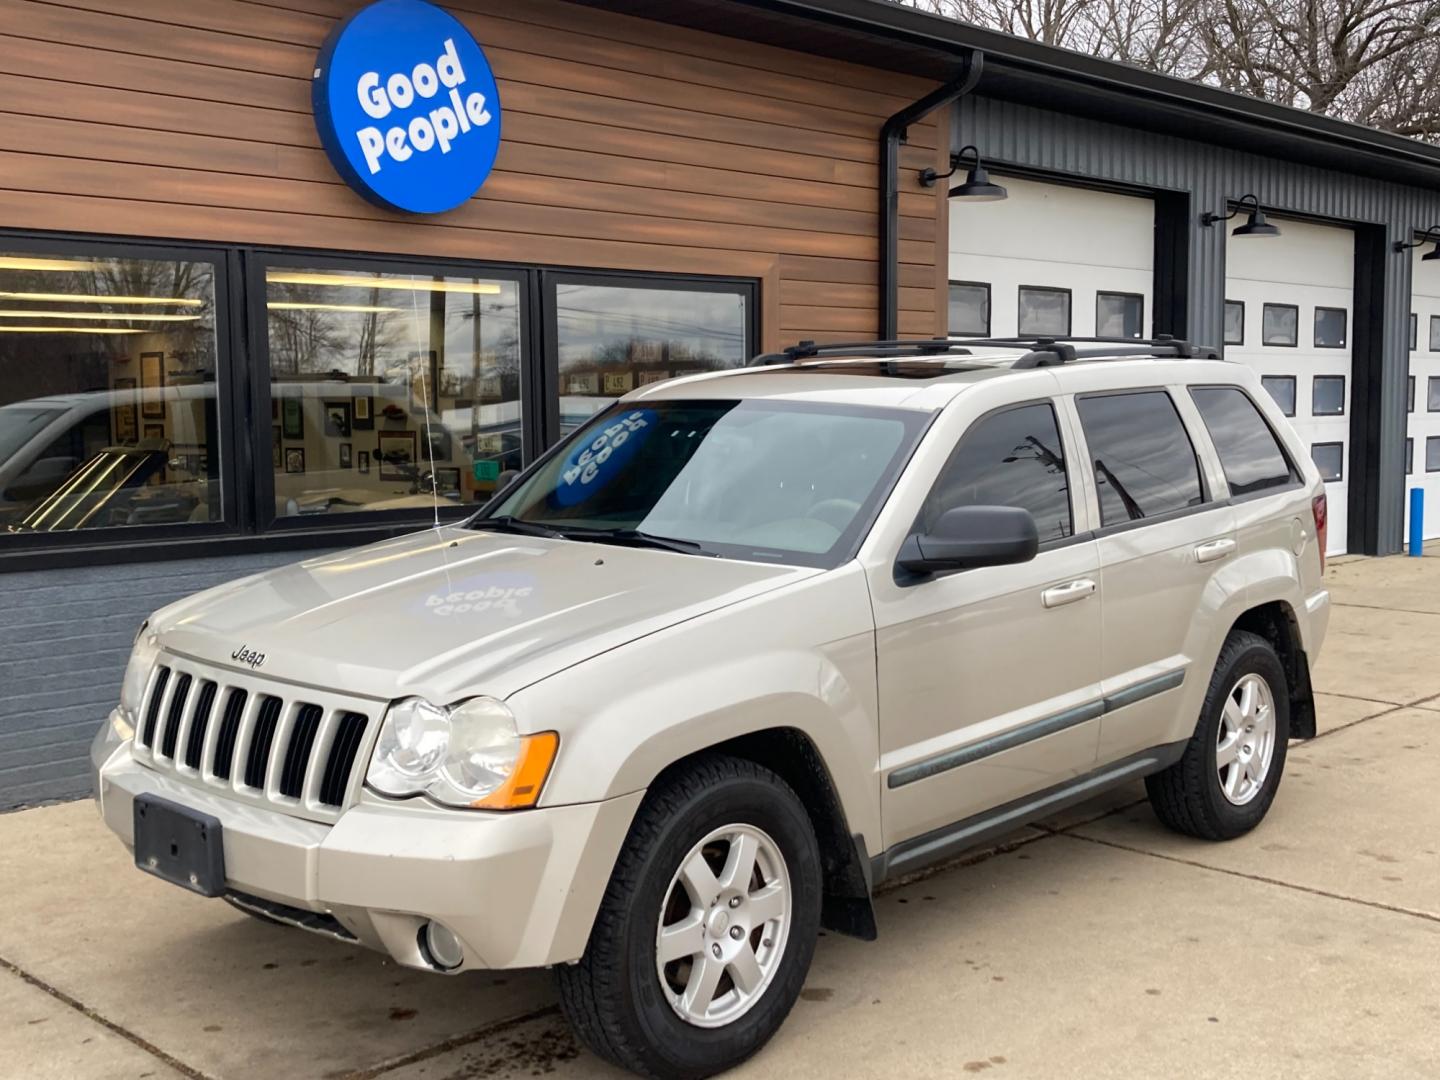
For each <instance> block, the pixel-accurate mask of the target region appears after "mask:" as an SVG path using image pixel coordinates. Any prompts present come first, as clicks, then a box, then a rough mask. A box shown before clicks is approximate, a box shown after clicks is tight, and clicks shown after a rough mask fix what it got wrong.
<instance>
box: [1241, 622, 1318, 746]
mask: <svg viewBox="0 0 1440 1080" xmlns="http://www.w3.org/2000/svg"><path fill="white" fill-rule="evenodd" d="M1232 629H1235V630H1248V631H1249V632H1250V633H1252V634H1259V635H1260V636H1261V637H1263V638H1265V639H1266V640H1267V641H1269V642H1270V644H1271V645H1273V646H1274V647H1275V652H1276V653H1277V654H1278V655H1279V657H1280V663H1281V664H1282V665H1283V666H1284V668H1285V678H1286V681H1287V682H1288V683H1289V685H1290V734H1291V735H1292V736H1293V737H1295V738H1297V739H1313V738H1314V737H1315V694H1314V691H1313V690H1312V689H1311V685H1310V661H1309V658H1308V657H1307V656H1306V655H1305V650H1304V649H1303V648H1301V646H1300V624H1299V623H1298V622H1297V621H1296V619H1295V612H1294V610H1293V609H1292V608H1291V607H1290V605H1289V604H1287V603H1285V602H1284V601H1283V600H1272V601H1271V602H1270V603H1268V604H1261V605H1260V606H1259V607H1253V608H1251V609H1250V610H1249V611H1247V612H1245V613H1244V614H1243V615H1241V616H1240V617H1239V618H1238V619H1236V620H1235V625H1234V627H1233V628H1232Z"/></svg>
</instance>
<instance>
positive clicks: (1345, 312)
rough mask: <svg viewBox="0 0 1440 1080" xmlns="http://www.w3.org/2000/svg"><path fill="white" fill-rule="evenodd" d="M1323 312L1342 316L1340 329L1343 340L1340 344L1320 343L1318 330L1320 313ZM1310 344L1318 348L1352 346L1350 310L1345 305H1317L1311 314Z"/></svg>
mask: <svg viewBox="0 0 1440 1080" xmlns="http://www.w3.org/2000/svg"><path fill="white" fill-rule="evenodd" d="M1322 312H1329V313H1330V314H1332V315H1333V314H1338V315H1339V316H1340V321H1341V323H1342V326H1341V330H1340V338H1341V341H1340V344H1339V345H1321V344H1320V335H1319V332H1318V331H1319V327H1320V315H1321V313H1322ZM1310 344H1311V345H1313V346H1314V347H1315V348H1317V349H1348V348H1349V347H1350V310H1349V309H1348V308H1343V307H1326V306H1324V305H1323V304H1317V305H1316V306H1315V310H1314V312H1312V313H1311V316H1310Z"/></svg>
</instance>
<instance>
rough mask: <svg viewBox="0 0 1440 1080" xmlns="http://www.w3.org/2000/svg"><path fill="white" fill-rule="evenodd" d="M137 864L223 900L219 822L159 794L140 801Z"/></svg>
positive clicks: (136, 843) (137, 813) (223, 874)
mask: <svg viewBox="0 0 1440 1080" xmlns="http://www.w3.org/2000/svg"><path fill="white" fill-rule="evenodd" d="M135 865H136V866H138V867H139V868H140V869H141V870H144V871H145V872H146V873H147V874H154V875H155V876H156V877H158V878H162V879H163V880H165V881H168V882H170V883H171V884H172V885H179V886H180V887H181V888H182V889H189V890H190V891H191V892H194V893H199V894H200V895H201V896H221V895H223V894H224V892H225V848H224V844H223V841H222V840H221V831H220V819H219V818H216V817H212V816H211V815H210V814H202V813H201V812H200V811H198V810H192V809H190V807H188V806H181V805H180V804H179V803H175V802H171V801H170V800H169V799H162V798H160V797H159V796H158V795H138V796H136V798H135Z"/></svg>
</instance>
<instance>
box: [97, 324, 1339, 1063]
mask: <svg viewBox="0 0 1440 1080" xmlns="http://www.w3.org/2000/svg"><path fill="white" fill-rule="evenodd" d="M1325 524H1326V512H1325V495H1324V489H1323V486H1322V484H1321V481H1320V479H1319V477H1318V475H1317V473H1316V470H1315V468H1314V466H1313V465H1312V464H1311V462H1310V461H1309V459H1308V457H1307V455H1306V453H1305V450H1304V448H1303V446H1302V445H1301V444H1300V442H1299V441H1298V440H1297V438H1296V436H1295V434H1294V433H1293V432H1292V431H1291V429H1290V427H1289V426H1288V424H1287V423H1286V421H1285V420H1284V418H1283V417H1282V416H1281V414H1280V412H1279V410H1278V409H1277V408H1276V407H1275V405H1274V404H1273V403H1272V402H1271V401H1270V399H1269V398H1268V396H1267V395H1266V394H1265V393H1264V392H1263V391H1262V390H1261V388H1260V385H1259V381H1258V379H1257V378H1256V376H1255V375H1254V374H1252V373H1251V372H1250V371H1249V370H1248V369H1246V368H1244V367H1241V366H1238V365H1233V364H1228V363H1223V362H1220V361H1217V360H1215V359H1213V354H1208V353H1203V351H1201V350H1196V349H1193V348H1191V347H1190V346H1188V345H1187V344H1185V343H1184V342H1177V341H1170V340H1164V339H1162V340H1157V341H1155V342H1147V343H1126V344H1120V343H1114V342H1094V341H1092V342H1085V343H1077V342H1076V341H1069V342H1053V341H1048V340H1033V341H1029V342H1015V341H996V342H945V341H937V342H906V343H898V342H889V343H886V342H879V343H870V344H866V345H860V346H827V347H815V346H814V345H811V344H808V343H806V344H802V345H801V346H798V347H796V348H794V349H792V350H789V352H787V353H785V354H777V355H774V356H766V357H760V358H757V362H756V363H754V364H752V365H751V366H750V367H748V368H746V369H744V370H738V371H730V372H725V373H721V374H713V375H702V376H695V377H689V378H682V379H676V380H673V381H670V382H666V383H661V384H656V385H652V386H647V387H645V388H643V389H640V390H638V391H636V392H634V393H632V394H630V395H628V396H627V397H626V398H624V399H623V400H622V401H620V402H619V403H617V404H616V405H615V406H614V407H612V408H610V409H609V410H608V411H606V412H604V413H602V414H601V415H599V416H597V417H596V418H595V419H594V420H593V421H591V422H590V423H588V424H586V425H585V426H584V427H583V428H581V429H580V430H579V431H577V432H576V433H575V434H574V435H573V436H571V437H570V438H569V439H567V440H565V441H564V442H562V443H561V444H560V445H558V446H556V447H555V448H554V449H553V450H552V451H550V452H549V453H548V454H547V455H546V456H544V457H543V458H541V459H540V460H539V461H537V462H536V463H535V464H534V465H532V466H531V467H530V468H529V469H528V470H527V471H526V472H525V473H524V474H523V475H522V476H520V477H519V478H518V479H517V480H515V481H514V482H512V483H511V484H510V485H509V486H508V487H507V488H506V489H505V490H504V491H503V492H502V493H501V494H500V495H499V496H498V497H497V498H496V499H495V500H494V501H493V502H492V503H491V504H490V505H488V506H487V507H486V508H485V509H484V510H483V511H481V513H480V514H479V515H478V516H476V517H474V518H472V519H470V520H468V521H466V522H464V523H463V524H459V525H454V526H451V527H444V528H436V529H433V530H427V531H425V532H421V533H417V534H415V535H413V536H409V537H405V538H402V539H398V540H393V541H389V542H386V543H381V544H376V545H373V546H371V547H367V548H363V549H361V550H358V551H350V552H346V553H343V554H339V555H330V556H325V557H321V558H316V559H311V560H309V561H306V562H303V563H300V564H299V565H296V566H292V567H289V568H286V569H281V570H276V571H272V572H270V573H266V574H261V575H259V576H257V577H252V578H249V579H246V580H243V581H237V582H235V583H233V584H231V585H226V586H223V587H221V588H218V589H212V590H210V591H209V592H206V593H202V594H200V595H198V596H195V597H192V598H190V599H188V600H185V601H182V602H180V603H178V604H174V605H172V606H170V607H168V608H165V609H164V610H162V611H159V612H157V613H156V614H155V615H154V616H153V617H152V618H151V619H150V620H149V621H148V623H147V624H146V625H145V626H144V627H142V629H141V631H140V634H139V636H138V638H137V640H136V643H135V649H134V655H133V657H132V659H131V661H130V665H129V670H128V671H127V673H126V676H125V682H124V688H123V691H122V694H121V700H120V704H119V706H118V708H116V709H115V711H114V712H113V713H112V714H111V716H110V718H109V719H108V720H107V721H106V723H105V724H104V726H103V728H102V729H101V731H100V733H99V735H98V737H97V738H96V740H95V744H94V749H93V759H94V768H95V771H96V773H97V778H96V793H97V799H98V801H99V804H100V810H101V813H102V814H103V815H104V818H105V821H106V822H107V823H108V824H109V826H110V827H111V828H112V829H113V830H114V831H115V832H116V833H118V834H119V835H120V837H121V838H122V839H123V840H124V841H125V842H126V844H128V845H130V846H132V847H133V849H134V853H135V859H136V862H137V864H138V865H139V866H140V867H141V868H142V869H145V870H148V871H150V872H151V873H154V874H157V875H159V876H160V877H162V878H166V879H168V880H170V881H173V882H175V883H177V884H179V885H182V886H184V887H186V888H189V889H191V890H193V891H195V892H197V893H200V894H202V895H205V896H214V897H223V898H224V899H226V900H228V901H229V902H231V903H232V904H234V905H235V906H237V907H239V908H242V909H244V910H246V911H248V912H250V913H252V914H254V915H257V916H260V917H263V918H267V919H271V920H275V921H279V922H282V923H289V924H293V925H295V926H299V927H303V928H306V929H309V930H312V931H318V932H322V933H326V934H329V935H331V936H333V937H336V938H341V939H344V940H346V941H354V942H358V943H360V944H362V945H366V946H369V947H370V948H373V949H379V950H381V951H383V952H385V953H388V954H389V955H390V956H391V957H393V958H394V959H395V960H396V961H398V962H399V963H401V964H405V965H407V966H410V967H415V968H420V969H424V970H430V971H437V972H460V971H469V970H474V969H482V968H484V969H496V968H518V967H535V966H542V965H543V966H553V967H554V969H555V972H556V975H557V977H558V982H559V991H560V1000H561V1002H562V1005H563V1007H564V1010H565V1012H566V1014H567V1015H568V1016H569V1018H570V1020H571V1022H572V1023H573V1024H574V1026H575V1028H576V1030H577V1031H578V1032H579V1034H580V1036H581V1037H582V1038H583V1040H584V1041H585V1042H586V1043H587V1044H588V1045H589V1046H590V1047H591V1048H592V1049H593V1050H595V1052H596V1053H598V1054H599V1055H600V1056H601V1057H604V1058H607V1059H609V1060H610V1061H612V1062H615V1063H618V1064H619V1065H622V1066H624V1067H626V1068H629V1069H632V1070H634V1071H636V1072H639V1073H642V1074H645V1075H648V1076H654V1077H686V1078H688V1077H703V1076H709V1075H712V1074H714V1073H716V1072H719V1071H722V1070H724V1069H726V1068H728V1067H730V1066H733V1065H735V1064H737V1063H738V1062H740V1061H742V1060H744V1059H745V1058H746V1057H748V1056H749V1055H751V1054H753V1053H754V1052H755V1051H756V1050H757V1049H759V1048H760V1047H761V1046H763V1045H764V1043H765V1041H766V1040H767V1039H768V1038H770V1036H771V1035H772V1034H773V1033H774V1032H775V1030H776V1029H777V1028H778V1027H779V1025H780V1024H781V1022H782V1021H783V1020H784V1018H785V1016H786V1014H787V1013H788V1012H789V1011H790V1008H791V1006H792V1004H793V1003H794V1002H795V999H796V996H797V995H798V994H799V992H800V988H801V985H802V983H803V982H804V981H805V976H806V972H807V970H808V968H809V966H810V960H811V955H812V952H813V950H814V947H815V940H816V935H817V931H818V930H819V929H820V928H821V927H829V928H831V929H833V930H836V931H839V932H843V933H847V934H852V935H856V936H858V937H862V938H873V937H875V934H876V927H875V918H874V914H873V912H872V909H871V902H870V897H871V893H872V890H873V889H874V888H875V886H876V885H877V884H879V883H880V882H881V881H883V880H885V879H886V878H893V877H895V876H896V875H899V874H903V873H905V872H907V871H911V870H913V869H915V868H917V867H919V866H921V865H923V864H926V863H930V862H933V861H935V860H937V859H942V858H945V857H947V856H951V855H953V854H955V853H957V852H960V851H962V850H964V849H966V848H968V847H971V846H973V845H976V844H978V843H981V842H983V841H985V840H986V839H987V838H990V837H993V836H996V835H999V834H1001V833H1003V832H1006V831H1009V830H1012V829H1014V828H1016V827H1017V826H1019V825H1020V824H1022V823H1023V822H1025V821H1027V820H1029V819H1034V818H1037V817H1040V816H1042V815H1047V814H1051V813H1054V812H1055V811H1056V810H1058V809H1059V808H1061V807H1064V806H1066V805H1067V804H1070V803H1073V802H1077V801H1079V800H1082V799H1086V798H1088V797H1090V796H1092V795H1094V794H1095V793H1096V792H1098V791H1101V790H1103V789H1104V788H1106V787H1109V786H1111V785H1115V784H1120V783H1124V782H1126V781H1133V780H1136V779H1138V778H1142V777H1143V778H1144V780H1145V784H1146V787H1147V790H1148V791H1149V794H1150V799H1151V802H1152V804H1153V805H1154V809H1155V813H1156V816H1157V817H1159V819H1160V820H1161V821H1162V822H1163V823H1164V824H1166V825H1168V826H1170V827H1171V828H1174V829H1178V830H1180V831H1182V832H1186V833H1189V834H1192V835H1195V836H1200V837H1205V838H1208V839H1212V840H1225V839H1229V838H1232V837H1236V836H1239V835H1241V834H1242V833H1244V832H1246V831H1247V830H1249V829H1251V828H1253V827H1254V826H1255V825H1256V824H1257V823H1259V821H1260V820H1261V818H1263V817H1264V816H1265V813H1266V811H1267V810H1268V809H1269V807H1270V803H1271V800H1272V799H1274V797H1275V792H1276V789H1277V788H1278V786H1279V784H1280V776H1281V772H1282V770H1283V768H1284V764H1285V749H1286V743H1287V741H1288V739H1290V738H1292V737H1305V736H1309V735H1313V734H1314V730H1315V712H1314V704H1313V699H1312V695H1311V690H1310V676H1309V670H1310V668H1309V664H1310V658H1311V657H1313V656H1314V655H1315V653H1316V650H1317V649H1318V648H1319V647H1320V642H1321V639H1322V637H1323V636H1324V633H1325V627H1326V622H1327V618H1328V610H1329V607H1328V604H1329V601H1328V594H1327V593H1326V591H1325V589H1324V588H1323V587H1322V585H1321V575H1322V572H1323V552H1324V549H1325Z"/></svg>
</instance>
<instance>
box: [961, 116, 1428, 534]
mask: <svg viewBox="0 0 1440 1080" xmlns="http://www.w3.org/2000/svg"><path fill="white" fill-rule="evenodd" d="M954 123H955V133H954V143H953V145H955V146H963V145H965V144H966V143H975V144H976V145H977V146H978V147H979V148H980V153H981V154H982V156H983V157H984V158H985V162H986V164H987V165H991V166H992V167H993V168H994V170H995V171H996V172H999V173H1003V172H1004V171H1005V168H1006V166H1010V167H1012V168H1016V169H1019V170H1022V171H1028V172H1037V173H1042V174H1051V175H1054V176H1055V177H1057V178H1069V179H1072V180H1079V181H1083V180H1094V181H1097V182H1099V183H1101V184H1114V185H1121V186H1126V187H1133V188H1140V189H1146V190H1150V191H1164V190H1168V191H1181V192H1188V193H1189V194H1190V195H1191V197H1192V200H1193V201H1192V209H1193V216H1192V220H1191V238H1190V257H1189V268H1190V274H1189V285H1188V292H1189V324H1190V334H1191V337H1192V338H1193V339H1194V340H1195V341H1198V342H1203V343H1206V344H1211V343H1215V344H1218V343H1219V342H1220V341H1221V340H1222V338H1223V334H1222V332H1221V331H1222V325H1223V319H1224V300H1225V235H1226V229H1228V228H1229V227H1230V226H1229V225H1216V226H1212V227H1209V228H1206V227H1204V226H1202V225H1201V224H1200V220H1199V219H1200V215H1201V214H1203V213H1204V212H1205V211H1206V210H1214V211H1217V212H1222V213H1223V212H1224V211H1225V209H1226V200H1227V199H1236V198H1239V197H1240V196H1241V195H1245V194H1249V193H1254V194H1255V195H1256V196H1257V197H1258V198H1259V200H1260V202H1261V203H1262V204H1263V205H1264V206H1265V208H1266V210H1267V211H1268V210H1274V211H1276V212H1277V213H1281V214H1289V215H1291V216H1297V217H1302V218H1312V219H1315V220H1319V221H1327V222H1332V223H1336V224H1344V225H1363V224H1373V225H1379V226H1381V227H1383V228H1384V230H1385V253H1384V262H1383V273H1384V286H1383V303H1382V304H1381V307H1380V310H1381V311H1382V312H1383V317H1382V318H1381V319H1379V320H1378V321H1377V323H1376V324H1374V325H1371V326H1369V327H1362V326H1358V325H1357V326H1356V327H1355V328H1354V331H1353V336H1355V337H1358V336H1359V335H1360V334H1362V333H1371V334H1375V335H1377V337H1378V351H1379V355H1380V357H1381V365H1380V387H1379V410H1378V412H1379V416H1380V430H1378V431H1369V432H1361V431H1355V430H1352V433H1351V436H1352V441H1353V440H1355V439H1361V438H1366V439H1369V440H1371V441H1372V444H1373V446H1374V447H1375V451H1376V453H1377V454H1378V463H1377V465H1376V475H1377V476H1378V478H1379V484H1378V491H1377V492H1376V493H1375V500H1374V501H1375V507H1376V508H1375V510H1374V513H1375V514H1376V515H1377V517H1378V521H1376V522H1375V530H1376V531H1375V534H1374V535H1375V537H1376V542H1375V545H1374V547H1375V553H1376V554H1390V553H1393V552H1397V551H1399V550H1400V548H1401V543H1402V538H1401V531H1402V527H1401V526H1402V521H1403V518H1404V502H1403V499H1404V495H1405V492H1404V487H1405V469H1404V465H1403V463H1402V461H1401V458H1402V457H1403V455H1404V449H1405V379H1406V376H1407V375H1408V373H1409V348H1408V345H1409V318H1410V254H1409V253H1408V252H1405V253H1394V252H1391V251H1390V250H1389V245H1390V243H1391V242H1393V241H1395V240H1409V239H1410V238H1411V237H1412V235H1413V233H1414V232H1415V231H1416V230H1423V229H1425V228H1427V227H1428V226H1430V225H1433V224H1437V223H1440V193H1436V192H1434V191H1429V190H1425V189H1422V188H1415V187H1407V186H1405V185H1403V184H1394V183H1387V182H1385V181H1380V180H1373V179H1370V178H1368V177H1362V176H1355V175H1351V174H1348V173H1342V172H1334V171H1329V170H1325V169H1319V168H1316V167H1314V166H1310V165H1302V164H1297V163H1294V162H1290V161H1284V160H1279V159H1275V158H1267V157H1262V156H1259V155H1257V154H1252V153H1247V152H1242V151H1237V150H1231V149H1227V148H1225V147H1221V146H1215V145H1212V144H1208V143H1202V142H1195V141H1191V140H1187V139H1185V138H1183V137H1181V136H1179V135H1177V134H1160V133H1156V132H1152V131H1142V130H1137V129H1133V128H1126V127H1122V126H1119V125H1116V124H1110V123H1104V122H1101V121H1097V120H1090V119H1086V118H1084V117H1077V116H1071V115H1068V114H1066V113H1064V112H1063V111H1061V110H1059V109H1056V110H1048V109H1042V108H1036V107H1033V106H1028V105H1018V104H1015V103H1013V102H1007V101H999V100H995V99H992V98H980V97H971V98H966V99H964V100H963V101H961V102H960V103H959V105H958V106H957V108H956V109H955V110H954ZM1256 242H1257V243H1263V242H1264V241H1256ZM1352 535H1353V534H1352Z"/></svg>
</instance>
